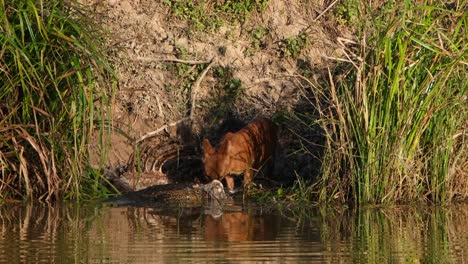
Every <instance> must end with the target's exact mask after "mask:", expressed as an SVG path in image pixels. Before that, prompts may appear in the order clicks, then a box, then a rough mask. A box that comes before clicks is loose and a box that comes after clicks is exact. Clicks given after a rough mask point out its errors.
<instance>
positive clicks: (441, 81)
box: [316, 1, 468, 204]
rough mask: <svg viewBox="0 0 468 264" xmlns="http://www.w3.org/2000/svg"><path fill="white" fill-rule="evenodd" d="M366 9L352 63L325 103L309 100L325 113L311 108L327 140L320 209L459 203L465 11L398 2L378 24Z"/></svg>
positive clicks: (465, 116)
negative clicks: (337, 204) (330, 204)
mask: <svg viewBox="0 0 468 264" xmlns="http://www.w3.org/2000/svg"><path fill="white" fill-rule="evenodd" d="M366 8H367V9H366ZM366 8H364V7H362V10H366V12H369V13H365V12H364V11H362V13H363V14H365V15H366V16H365V17H366V18H364V17H363V18H362V20H361V21H360V22H361V23H362V28H361V32H363V34H369V35H367V36H366V40H367V41H366V43H362V44H361V52H362V53H361V54H360V56H361V59H360V60H358V61H356V62H354V63H353V67H354V69H352V70H350V71H348V74H347V75H346V76H345V78H344V81H342V82H339V83H336V84H335V83H333V82H331V86H330V87H331V89H330V91H329V93H328V95H324V94H322V91H318V90H317V93H316V96H317V98H320V100H325V101H326V102H327V105H328V106H329V107H327V108H324V107H323V106H320V105H318V106H317V107H318V108H319V112H320V113H321V114H322V119H321V120H319V121H320V123H321V125H322V128H323V129H324V131H325V133H326V135H327V136H328V137H327V142H326V146H327V149H326V152H325V157H324V160H323V165H322V173H323V175H322V181H321V184H322V185H321V189H320V192H321V193H320V199H321V200H322V201H329V200H332V199H333V197H335V198H336V197H340V198H341V200H342V201H353V202H354V203H357V204H361V203H393V202H412V201H425V202H427V201H431V202H435V203H442V202H447V201H450V200H451V199H453V198H455V197H457V196H462V197H466V196H468V186H467V184H466V176H467V173H466V170H465V169H463V168H466V165H467V164H468V162H467V158H466V157H468V155H467V154H468V153H467V149H466V142H465V141H466V131H465V130H466V124H467V120H468V104H467V102H466V100H467V99H466V95H467V85H466V80H467V77H468V76H467V74H466V72H467V69H466V59H467V43H466V32H465V29H466V26H467V15H466V12H464V10H466V6H463V4H462V5H459V6H456V7H454V8H452V9H446V8H445V6H444V5H443V4H440V3H435V2H434V3H433V2H432V1H424V3H423V4H419V5H417V6H416V5H415V4H414V3H413V2H412V1H404V2H402V3H400V4H395V5H394V6H393V8H392V9H389V11H387V12H385V13H381V12H380V11H381V10H376V11H375V12H376V14H378V15H376V14H375V13H372V10H371V9H370V8H368V7H366ZM395 14H397V15H395ZM366 21H368V22H366ZM360 39H362V38H360Z"/></svg>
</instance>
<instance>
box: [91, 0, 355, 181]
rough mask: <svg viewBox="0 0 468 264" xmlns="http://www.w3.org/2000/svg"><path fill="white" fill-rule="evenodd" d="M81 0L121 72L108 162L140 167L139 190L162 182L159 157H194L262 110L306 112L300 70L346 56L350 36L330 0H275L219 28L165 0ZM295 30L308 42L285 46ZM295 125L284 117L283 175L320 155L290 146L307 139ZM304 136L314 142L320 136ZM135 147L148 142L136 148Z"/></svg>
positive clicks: (318, 69) (312, 72) (310, 166)
mask: <svg viewBox="0 0 468 264" xmlns="http://www.w3.org/2000/svg"><path fill="white" fill-rule="evenodd" d="M83 1H84V2H85V4H88V5H90V6H91V8H92V10H93V12H94V13H95V14H97V16H96V17H97V19H98V22H99V23H100V24H102V25H103V27H104V28H105V29H107V30H108V31H109V33H110V38H109V40H108V43H107V45H108V47H109V54H111V55H112V60H113V62H114V63H115V65H116V73H117V76H118V85H117V93H116V96H115V104H114V108H113V117H114V125H115V126H116V127H117V128H118V129H120V130H121V131H120V132H117V131H116V132H115V133H113V135H112V139H111V140H112V144H111V150H110V159H109V161H108V165H109V166H110V167H111V168H113V167H117V166H119V165H123V164H127V163H129V160H131V161H133V163H132V162H130V165H131V168H129V172H127V174H128V173H130V171H133V172H134V171H135V170H134V168H135V167H140V168H141V169H142V170H143V172H144V173H143V176H144V177H142V178H149V179H150V180H149V181H148V183H144V184H140V185H141V186H140V187H138V188H136V187H135V188H136V189H140V188H143V187H145V186H148V185H151V184H152V183H165V182H168V180H167V179H166V178H165V177H166V176H167V175H166V174H167V173H166V174H165V173H164V171H163V170H162V169H161V168H160V167H161V166H162V163H164V161H163V160H164V159H165V158H164V157H166V158H167V157H171V158H175V157H179V158H180V157H182V156H184V157H190V158H192V159H195V160H196V158H197V156H199V153H200V148H199V144H200V141H201V139H202V138H203V137H209V138H210V139H213V138H214V139H216V138H219V137H220V136H222V134H223V133H224V132H226V131H228V130H235V129H238V128H239V127H240V126H241V125H242V123H245V122H248V121H249V120H252V119H253V118H254V117H256V116H260V115H262V116H270V117H271V116H274V115H278V113H288V112H291V111H311V109H312V106H310V105H308V104H307V101H306V100H304V95H305V94H306V93H307V91H305V89H306V87H305V86H304V85H301V81H299V80H300V79H301V78H300V77H298V76H305V77H307V78H308V79H311V80H314V79H317V78H318V75H319V74H321V73H322V72H323V71H324V70H326V69H327V67H330V66H333V65H334V63H335V62H336V60H335V59H336V58H340V57H342V56H343V48H344V46H343V45H342V44H341V43H342V42H343V41H340V39H353V37H352V36H351V34H350V33H348V31H347V30H346V29H345V28H344V27H342V26H340V24H339V23H336V22H335V21H334V20H333V15H332V12H331V10H333V8H330V9H328V7H330V5H332V4H334V3H332V2H333V1H326V0H316V1H300V0H293V1H290V0H287V1H286V0H271V1H269V2H268V4H267V6H266V7H265V9H264V11H263V12H252V13H251V14H250V16H249V17H247V18H246V19H245V21H243V22H240V21H234V22H232V21H229V22H228V23H226V24H225V25H224V26H221V27H220V28H218V29H215V30H195V29H193V25H191V24H190V23H191V22H190V21H187V20H184V19H181V18H180V17H177V16H176V15H175V14H174V13H173V12H172V10H171V7H170V6H169V5H168V4H166V3H164V1H150V0H140V1H134V0H107V1H100V0H99V1H97V0H95V1H90V0H87V1H86V0H83ZM298 36H303V38H304V39H305V40H306V44H304V45H303V46H302V47H300V50H299V53H297V54H295V55H291V54H287V51H288V46H287V45H286V40H287V39H294V38H297V37H298ZM173 59H183V60H184V62H182V63H178V62H174V61H172V60H173ZM199 63H201V64H199ZM208 65H209V69H208V71H207V72H206V75H205V76H203V77H202V78H201V77H200V76H201V75H202V72H203V70H204V69H206V68H207V67H208ZM197 80H199V85H196V83H197ZM195 89H196V91H195V93H194V90H195ZM229 89H231V90H229ZM194 96H195V99H194ZM307 108H310V110H307ZM191 112H192V114H193V116H192V118H191V119H190V114H191ZM184 120H185V121H184ZM187 120H188V121H187ZM226 120H227V121H226ZM233 120H237V121H239V122H234V121H233ZM164 126H167V127H164ZM294 126H295V125H294V124H293V123H292V121H291V120H289V121H287V122H286V123H284V122H283V124H280V128H281V133H280V138H281V140H280V145H281V147H280V149H281V150H282V153H281V154H280V157H281V158H280V161H279V162H277V163H278V164H277V170H278V172H279V173H278V174H279V175H282V176H285V177H286V176H287V175H288V177H295V175H296V172H297V174H299V175H302V174H311V173H312V171H314V170H315V171H316V170H317V164H318V163H317V162H318V161H317V160H315V161H314V159H317V157H315V158H314V157H313V155H307V156H304V155H295V154H291V153H296V150H297V149H298V148H303V147H304V146H303V145H301V144H299V143H298V142H297V136H294V135H293V134H294V133H291V129H292V128H293V127H294ZM164 128H166V129H164ZM155 131H156V132H157V133H154V135H153V136H151V137H148V138H145V139H143V137H144V136H145V135H146V134H147V133H150V132H155ZM301 135H302V136H304V137H309V139H311V142H313V141H316V140H319V139H317V138H319V137H320V136H319V135H313V133H312V134H311V135H307V133H305V132H304V133H303V134H301ZM314 137H315V139H314ZM142 139H143V140H142ZM168 142H172V143H171V144H172V145H171V144H167V143H168ZM167 146H170V147H167ZM187 146H189V149H190V150H189V151H186V150H187V148H186V147H187ZM299 146H300V147H299ZM136 147H138V149H140V150H141V149H144V151H140V152H139V154H138V155H135V150H136V149H137V148H136ZM184 151H185V152H186V153H185V154H181V153H183V152H184ZM168 153H170V154H168ZM140 154H142V155H140ZM160 157H163V158H160ZM136 159H139V161H142V164H145V165H144V166H142V165H141V164H140V162H135V160H136ZM148 159H150V160H151V161H148ZM155 160H159V161H155ZM145 162H146V163H145ZM158 162H159V163H158ZM199 165H200V163H199V162H198V163H197V162H195V163H193V164H192V165H190V166H191V167H189V168H188V169H187V168H186V169H185V171H184V172H183V173H179V175H180V174H185V175H187V174H192V175H194V174H196V175H199V174H201V171H200V167H199ZM176 168H180V164H179V162H177V166H176ZM306 171H307V172H306ZM130 174H131V175H133V176H134V175H137V174H135V173H130ZM130 174H128V175H130ZM128 175H127V176H128ZM133 176H128V177H133ZM140 179H141V178H139V179H138V180H136V182H138V181H140ZM134 186H136V185H134Z"/></svg>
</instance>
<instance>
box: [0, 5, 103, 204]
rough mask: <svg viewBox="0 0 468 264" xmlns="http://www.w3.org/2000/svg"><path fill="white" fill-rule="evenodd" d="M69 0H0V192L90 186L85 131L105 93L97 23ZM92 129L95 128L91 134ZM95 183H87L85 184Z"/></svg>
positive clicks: (75, 192) (57, 191) (74, 192)
mask: <svg viewBox="0 0 468 264" xmlns="http://www.w3.org/2000/svg"><path fill="white" fill-rule="evenodd" d="M82 10H83V7H82V6H80V5H78V4H77V3H75V2H74V1H64V0H55V1H40V0H0V80H1V81H0V164H1V168H2V169H1V174H2V177H1V180H0V200H1V199H2V198H3V199H6V198H12V197H16V198H17V197H21V198H29V199H41V200H53V199H58V198H62V197H67V198H70V199H71V198H80V197H82V194H83V193H82V191H83V190H84V188H85V189H88V190H92V191H96V190H97V189H98V188H99V187H98V185H97V182H98V178H99V175H98V174H88V173H86V170H85V166H86V164H88V160H87V158H88V144H89V142H90V138H91V137H98V138H100V139H101V140H99V142H101V143H102V142H103V140H102V139H103V136H104V135H105V134H106V132H105V130H104V129H103V126H100V127H101V128H100V129H98V130H97V132H96V124H97V122H99V123H102V122H101V121H104V120H108V119H109V115H110V111H109V108H108V106H109V103H110V101H111V99H112V89H111V87H112V76H111V72H112V71H111V68H110V66H109V64H108V62H107V61H106V58H105V56H104V54H103V46H102V43H103V42H102V35H101V34H102V31H100V30H99V28H98V27H96V25H95V24H94V22H93V21H92V19H93V18H90V17H89V13H87V14H84V13H83V12H82ZM94 134H97V135H94ZM90 186H94V187H90Z"/></svg>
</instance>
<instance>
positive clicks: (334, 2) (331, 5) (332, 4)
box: [314, 0, 338, 22]
mask: <svg viewBox="0 0 468 264" xmlns="http://www.w3.org/2000/svg"><path fill="white" fill-rule="evenodd" d="M336 2H338V0H335V1H333V3H331V4H330V5H329V6H328V7H327V8H325V10H323V12H322V13H320V14H319V15H318V16H317V17H316V18H315V19H314V22H315V21H317V20H318V19H319V18H320V17H322V16H323V15H324V14H325V13H326V12H327V11H328V10H330V8H332V7H333V6H334V5H335V4H336Z"/></svg>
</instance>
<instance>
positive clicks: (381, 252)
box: [0, 204, 468, 263]
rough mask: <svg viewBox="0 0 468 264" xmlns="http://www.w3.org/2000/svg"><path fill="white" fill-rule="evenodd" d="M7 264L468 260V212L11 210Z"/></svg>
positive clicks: (4, 244) (2, 247) (1, 253)
mask: <svg viewBox="0 0 468 264" xmlns="http://www.w3.org/2000/svg"><path fill="white" fill-rule="evenodd" d="M0 213H1V215H0V224H1V240H0V262H1V263H72V262H73V263H74V262H77V263H97V262H98V263H173V262H181V263H186V262H195V263H198V262H199V263H205V262H209V263H212V262H232V263H246V262H256V263H258V262H280V263H296V262H307V263H314V262H316V263H322V262H327V263H351V262H367V263H377V262H381V263H468V246H467V244H468V228H467V226H468V206H466V205H463V206H456V207H451V208H418V209H416V208H392V209H381V208H379V209H375V208H374V209H366V210H359V211H353V210H349V209H323V208H322V209H319V208H317V209H304V210H299V211H295V212H290V211H287V210H284V209H283V210H277V209H268V210H266V209H262V208H253V207H245V206H241V205H232V206H230V207H228V208H225V210H224V213H223V214H222V215H221V216H219V215H216V216H213V215H210V214H209V212H208V211H207V210H206V209H203V208H185V209H182V208H173V209H171V210H161V209H158V208H151V207H145V208H141V207H112V206H108V205H103V204H98V205H93V206H90V205H87V206H83V205H81V206H77V205H63V206H55V207H49V206H44V205H23V204H14V205H11V204H6V205H1V207H0Z"/></svg>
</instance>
